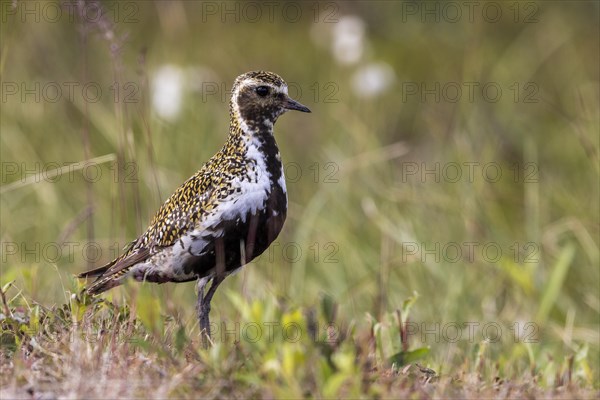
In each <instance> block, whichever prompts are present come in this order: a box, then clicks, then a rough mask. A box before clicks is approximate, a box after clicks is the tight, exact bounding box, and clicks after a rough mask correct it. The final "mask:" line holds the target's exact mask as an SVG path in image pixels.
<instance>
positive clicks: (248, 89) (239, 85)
mask: <svg viewBox="0 0 600 400" xmlns="http://www.w3.org/2000/svg"><path fill="white" fill-rule="evenodd" d="M290 110H297V111H301V112H305V113H310V112H311V111H310V109H309V108H308V107H306V106H305V105H303V104H301V103H299V102H298V101H296V100H293V99H292V98H290V96H289V95H288V85H287V83H286V82H285V81H284V80H283V79H282V78H281V77H280V76H279V75H277V74H275V73H272V72H267V71H251V72H247V73H244V74H242V75H240V76H238V77H237V78H236V79H235V81H234V83H233V86H232V89H231V97H230V100H229V135H228V137H227V140H226V141H225V144H224V145H223V147H222V148H221V149H220V150H219V151H218V152H217V153H216V154H215V155H213V156H212V157H211V158H210V159H209V160H208V161H207V162H206V163H205V164H204V165H203V166H202V167H201V168H200V170H198V171H197V172H196V173H195V174H194V175H193V176H191V177H190V178H189V179H188V180H186V181H185V182H184V183H183V184H182V185H181V186H179V187H178V188H177V189H176V190H175V192H174V193H173V194H172V195H171V196H170V197H169V198H168V199H167V200H166V201H165V202H164V203H163V205H162V206H161V207H160V208H159V209H158V211H157V212H156V214H155V215H154V217H153V218H152V220H151V222H150V224H149V226H148V227H147V229H146V230H145V232H144V233H143V234H141V235H140V236H139V237H138V238H137V239H135V240H133V241H132V242H131V243H129V245H128V246H126V248H125V249H124V251H123V254H121V255H120V256H119V257H117V258H115V259H114V260H112V261H111V262H109V263H108V264H106V265H103V266H101V267H99V268H96V269H92V270H89V271H86V272H83V273H80V274H79V275H78V276H77V277H78V278H81V279H84V278H89V277H96V279H95V280H94V281H93V282H91V283H90V284H89V285H88V286H87V287H85V288H84V292H85V293H86V294H88V295H90V296H96V295H98V294H100V293H102V292H105V291H107V290H109V289H112V288H114V287H116V286H119V285H121V284H122V283H123V282H124V281H125V280H126V279H128V278H133V279H134V280H136V281H142V282H154V283H158V284H161V283H166V282H176V283H180V282H190V281H197V290H198V299H197V303H196V314H197V317H198V321H199V325H200V334H201V336H202V343H203V345H204V347H205V348H206V347H209V345H210V343H211V336H210V329H209V328H210V318H209V315H210V310H211V300H212V297H213V295H214V294H215V291H216V289H217V287H218V286H219V285H220V284H221V283H222V282H223V280H224V279H225V278H226V277H227V276H228V275H229V274H231V273H232V272H235V271H237V270H238V269H239V268H241V267H242V266H244V265H245V264H247V263H249V262H250V261H252V260H253V259H254V258H256V257H257V256H259V255H260V254H261V253H263V252H264V251H265V250H266V249H267V248H268V247H269V245H270V244H271V243H272V242H273V241H274V240H275V239H276V238H277V236H278V235H279V233H280V232H281V230H282V227H283V224H284V222H285V219H286V214H287V202H288V198H287V190H286V185H285V176H284V168H283V164H282V161H281V155H280V153H279V148H278V146H277V142H276V140H275V136H274V132H273V126H274V124H275V122H276V121H277V119H278V118H279V117H280V116H281V115H282V114H283V113H285V112H287V111H290ZM209 283H210V287H208V284H209Z"/></svg>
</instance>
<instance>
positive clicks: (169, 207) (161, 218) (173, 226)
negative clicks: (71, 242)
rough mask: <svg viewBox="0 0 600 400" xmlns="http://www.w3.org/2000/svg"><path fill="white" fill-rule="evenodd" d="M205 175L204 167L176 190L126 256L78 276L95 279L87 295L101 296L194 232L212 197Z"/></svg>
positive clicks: (211, 188) (209, 181)
mask: <svg viewBox="0 0 600 400" xmlns="http://www.w3.org/2000/svg"><path fill="white" fill-rule="evenodd" d="M205 171H207V168H206V165H205V167H204V168H202V169H201V170H200V171H198V173H196V174H195V175H193V176H192V177H191V178H190V179H188V180H187V181H185V182H184V183H183V184H182V185H181V186H180V187H179V188H177V190H176V191H175V192H174V193H173V194H172V195H171V196H170V197H169V198H168V199H167V200H166V201H165V202H164V203H163V205H162V206H161V207H160V208H159V210H158V211H157V213H156V214H155V215H154V218H153V219H152V222H151V223H150V226H149V227H148V229H147V230H146V232H144V234H143V235H141V236H140V237H139V238H138V239H137V240H135V241H133V242H132V243H131V245H130V246H129V248H128V250H127V251H126V252H125V253H123V254H122V255H121V256H120V257H118V258H116V259H115V260H113V261H112V262H110V263H108V264H106V265H104V266H102V267H100V268H96V269H93V270H90V271H87V272H83V273H81V274H80V275H79V276H78V277H80V278H85V277H88V276H98V278H97V279H96V280H95V281H94V282H93V283H92V284H91V285H90V286H89V287H88V288H87V289H86V291H87V292H88V293H89V294H97V293H101V292H103V291H105V290H108V289H110V288H112V287H114V286H117V285H118V284H119V280H120V278H121V277H122V276H123V275H125V274H126V273H127V272H128V271H129V270H130V269H131V268H132V267H133V266H135V265H136V264H138V263H140V262H142V261H144V260H146V259H148V258H149V257H151V256H152V255H154V254H156V253H158V252H159V251H160V250H161V249H163V248H165V247H169V246H172V245H173V244H175V243H176V242H177V241H178V240H179V238H180V237H181V236H182V235H183V234H185V233H186V232H188V231H189V230H191V229H194V227H195V226H196V224H197V223H198V221H199V220H200V218H201V217H202V214H203V212H204V206H205V204H206V203H207V202H209V201H210V198H211V197H212V194H213V183H212V180H213V179H212V177H211V175H210V174H208V173H207V172H205Z"/></svg>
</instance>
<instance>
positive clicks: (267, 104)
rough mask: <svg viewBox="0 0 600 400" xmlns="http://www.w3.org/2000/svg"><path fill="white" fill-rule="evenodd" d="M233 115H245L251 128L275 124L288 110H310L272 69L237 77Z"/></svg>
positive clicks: (244, 120) (233, 99)
mask: <svg viewBox="0 0 600 400" xmlns="http://www.w3.org/2000/svg"><path fill="white" fill-rule="evenodd" d="M230 108H231V113H232V117H234V118H241V121H243V122H244V123H245V124H246V125H247V126H248V127H249V128H250V129H256V128H259V127H260V126H266V127H272V126H273V124H274V123H275V121H277V118H278V117H279V116H280V115H281V114H283V113H284V112H286V111H288V110H297V111H302V112H310V110H309V109H308V107H306V106H304V105H302V104H300V103H299V102H297V101H295V100H293V99H291V98H290V97H289V96H288V87H287V84H286V83H285V81H284V80H283V79H281V77H280V76H279V75H277V74H274V73H272V72H266V71H252V72H247V73H245V74H243V75H240V76H238V77H237V78H236V80H235V82H234V84H233V88H232V90H231V102H230Z"/></svg>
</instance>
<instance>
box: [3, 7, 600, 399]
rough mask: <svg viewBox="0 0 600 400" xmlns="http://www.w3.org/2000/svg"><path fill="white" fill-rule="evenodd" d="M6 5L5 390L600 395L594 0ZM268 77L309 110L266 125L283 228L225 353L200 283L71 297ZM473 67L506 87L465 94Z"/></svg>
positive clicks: (254, 278)
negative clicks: (275, 6)
mask: <svg viewBox="0 0 600 400" xmlns="http://www.w3.org/2000/svg"><path fill="white" fill-rule="evenodd" d="M15 4H16V5H14V7H17V8H16V9H14V8H11V7H13V3H12V2H2V4H1V6H2V7H1V10H2V18H3V23H2V26H1V27H0V33H1V37H0V54H1V55H2V60H1V62H0V75H1V80H2V85H3V86H2V89H3V91H2V95H3V99H2V104H1V105H2V108H1V111H0V113H1V118H0V132H1V135H0V143H1V148H0V158H1V164H2V182H1V186H0V204H1V209H0V217H1V224H0V237H1V241H2V247H1V248H0V257H1V270H0V272H1V280H0V283H1V285H2V295H3V299H2V309H3V311H2V312H1V315H0V318H1V321H0V324H1V327H2V336H1V343H2V351H1V357H2V358H1V362H0V369H1V370H2V374H1V378H0V385H1V394H2V397H3V398H13V397H14V398H16V397H19V398H20V397H29V396H32V395H33V396H34V397H40V398H51V397H102V398H114V397H156V398H164V397H194V398H197V397H244V398H247V397H259V396H260V397H286V398H297V397H395V398H412V397H423V398H429V397H435V398H441V397H444V398H446V397H456V398H476V397H477V398H482V397H486V398H488V397H489V398H491V397H497V398H522V397H531V398H565V397H573V398H592V397H595V398H597V397H598V390H599V382H600V379H599V370H598V368H597V366H598V365H599V362H600V344H599V333H598V332H599V330H600V329H599V328H600V326H599V322H600V321H599V315H600V297H599V296H598V287H599V286H600V274H599V268H598V266H599V253H600V252H599V249H598V247H599V243H600V240H599V234H600V232H599V224H598V222H599V219H600V217H599V210H598V175H599V173H600V168H599V162H598V147H599V143H598V135H597V133H598V131H599V125H600V124H599V122H600V118H599V115H598V109H599V107H598V105H599V97H600V96H599V93H598V76H599V72H600V71H599V65H598V57H597V55H598V27H597V16H598V5H597V4H596V3H594V2H579V3H577V4H576V5H567V4H566V3H562V2H551V3H531V4H533V5H534V7H535V10H537V11H536V12H535V16H536V21H534V22H529V23H525V22H523V21H522V20H519V21H517V22H515V20H514V14H513V12H514V10H513V9H511V8H509V4H508V3H499V4H501V5H502V11H503V16H504V17H503V18H501V20H500V21H499V22H497V23H490V22H486V21H485V20H484V19H483V18H482V17H481V16H480V15H479V14H476V16H475V21H474V22H472V23H471V22H469V21H467V20H465V19H464V18H463V19H462V20H461V21H460V22H458V23H449V22H447V21H444V20H443V18H442V20H441V21H440V22H437V23H436V22H435V21H432V20H428V21H426V22H422V21H421V20H420V17H419V16H418V15H417V16H413V15H412V14H407V12H408V11H407V9H406V8H403V7H407V4H409V3H406V2H397V3H396V2H382V3H380V4H378V5H377V7H372V6H371V5H370V4H368V3H366V2H365V3H363V2H353V3H351V4H342V3H339V4H337V3H335V4H334V3H331V4H334V5H336V7H333V6H331V7H332V8H331V9H321V14H319V15H317V20H318V21H320V22H319V23H315V19H314V14H313V12H314V8H311V7H313V4H310V3H302V4H301V7H302V11H303V14H302V15H303V16H302V17H301V18H300V19H299V20H298V21H297V22H293V23H292V22H290V21H289V20H285V19H284V18H283V17H280V16H278V15H279V14H276V15H277V16H275V17H274V18H275V20H274V21H273V22H269V21H268V19H267V18H266V14H263V17H262V18H261V19H260V20H259V21H258V22H251V21H248V20H247V18H246V19H244V18H242V19H241V23H240V24H235V23H234V21H233V20H232V18H226V19H225V21H224V22H223V21H222V18H221V16H220V15H219V14H217V16H212V14H207V10H206V9H205V8H204V9H203V4H204V7H205V6H206V4H205V3H196V2H170V3H166V2H165V3H162V2H158V3H155V2H136V3H133V2H127V3H121V4H124V5H122V6H119V5H118V4H119V3H116V2H104V3H102V7H104V8H105V9H106V10H107V14H106V16H105V17H104V18H101V19H99V20H97V21H96V20H94V21H91V20H82V19H81V18H75V17H74V18H73V19H72V20H70V19H69V18H68V13H67V14H63V15H64V17H63V18H60V19H59V20H58V21H56V22H53V21H49V20H48V15H50V14H40V15H41V18H40V21H39V22H36V21H35V20H34V19H32V17H27V18H29V19H27V18H25V17H24V18H25V20H23V19H21V16H20V15H19V14H14V13H13V11H14V10H17V12H18V10H19V9H20V8H19V7H23V3H21V2H17V3H15ZM32 4H34V3H32ZM39 4H40V9H39V10H40V11H39V12H40V13H41V9H42V8H41V7H42V6H41V4H43V3H39ZM125 4H127V5H129V7H132V8H131V9H125V8H123V7H125ZM219 4H220V3H219ZM232 4H233V3H232ZM431 4H436V3H431ZM520 4H521V3H520ZM528 4H529V3H528ZM282 6H283V5H282ZM119 7H121V8H119ZM21 10H22V9H21ZM117 10H118V11H120V13H119V14H118V16H115V15H116V14H115V13H116V11H117ZM132 10H133V11H132ZM535 10H534V11H535ZM520 11H521V13H520V14H519V15H520V17H519V18H524V16H526V15H528V13H530V12H531V11H532V9H524V8H522V9H520ZM47 12H49V10H47ZM327 12H333V15H334V16H335V17H336V18H337V22H332V23H324V22H323V19H324V18H325V15H326V14H325V13H327ZM65 13H66V11H65ZM130 13H132V14H130ZM344 15H358V16H360V18H361V19H362V21H363V23H364V24H365V27H366V28H365V36H364V39H363V40H364V43H365V51H364V54H363V56H362V58H361V59H360V61H358V62H357V63H356V64H351V65H344V64H341V63H340V62H338V61H337V60H336V58H335V57H334V55H333V53H332V51H331V46H332V44H331V43H332V39H331V38H332V37H333V36H332V35H333V33H332V32H333V31H335V30H336V29H341V28H340V26H343V24H344V19H343V18H342V17H343V16H344ZM440 15H442V14H440ZM465 15H466V14H465ZM44 16H45V17H44ZM241 16H242V17H243V16H244V15H241ZM321 16H323V17H321ZM442 16H443V15H442ZM127 17H131V18H127ZM246 17H247V15H246ZM346 21H347V20H346ZM399 21H400V22H399ZM315 34H320V35H321V36H319V38H320V39H319V40H316V41H315V40H314V39H313V38H314V37H315ZM371 62H384V63H386V64H387V65H389V66H390V67H391V69H392V70H393V71H394V76H395V78H394V80H393V81H391V82H388V83H387V85H386V88H387V90H384V91H383V92H381V94H379V95H377V96H375V97H371V98H369V97H364V95H363V93H361V91H360V90H359V91H358V92H357V91H356V88H355V86H353V83H352V82H353V79H354V78H353V77H354V74H355V73H356V71H357V70H359V69H360V68H361V67H365V66H368V65H369V64H370V63H371ZM165 64H171V65H172V66H176V67H177V68H180V72H181V74H182V75H181V76H182V79H183V82H184V88H185V89H184V91H183V94H182V101H181V110H180V113H179V114H178V115H177V117H175V118H173V119H165V118H162V117H160V116H159V115H158V113H157V111H156V109H155V108H154V107H153V106H152V93H153V89H152V88H153V83H152V82H153V79H154V77H155V76H156V73H157V71H159V69H160V67H161V66H164V65H165ZM258 68H264V69H267V70H272V71H274V72H277V73H279V74H281V75H282V76H283V77H284V78H285V79H286V80H288V82H290V83H292V84H291V85H290V88H292V87H294V88H295V92H294V91H292V90H290V92H291V93H292V95H295V97H296V98H298V100H300V101H301V102H303V103H305V104H306V105H307V106H309V107H310V108H311V109H312V110H313V113H312V114H310V115H299V114H298V115H295V114H292V113H290V114H288V115H285V116H284V117H282V118H281V120H280V121H279V122H278V124H277V140H278V143H279V145H280V148H281V153H282V156H283V159H284V162H285V163H286V176H287V181H288V191H289V197H290V209H289V214H288V221H287V222H286V226H285V227H284V231H283V232H282V234H281V236H280V237H279V238H278V240H277V242H276V243H275V244H274V245H273V246H272V247H271V248H270V249H269V250H268V251H267V252H266V253H265V254H263V255H262V256H261V257H260V258H258V259H257V260H255V261H254V262H253V263H252V264H251V265H249V266H248V267H247V268H245V269H244V270H243V271H242V272H240V273H238V274H237V275H235V276H232V277H230V278H228V279H227V280H226V281H225V282H224V284H223V285H222V287H221V288H220V290H219V291H218V292H217V294H216V296H215V299H214V302H213V311H212V314H211V317H212V318H211V320H212V322H213V323H215V324H217V325H215V331H214V338H215V343H214V345H213V347H212V348H211V349H210V350H209V351H203V350H201V346H200V343H199V340H198V339H199V335H198V325H197V321H196V319H195V315H194V307H193V305H194V304H195V293H194V289H193V284H180V285H173V284H167V285H160V286H159V285H150V284H148V285H140V284H135V283H131V284H127V285H125V286H124V287H122V288H118V289H115V290H113V291H111V292H109V293H107V295H106V296H102V297H101V298H96V299H90V298H86V297H81V296H80V295H79V293H80V292H81V288H82V285H83V283H82V282H78V281H76V280H75V279H74V278H73V275H74V274H76V273H78V272H81V271H82V270H84V269H85V268H87V267H91V266H94V265H99V264H101V263H103V262H106V261H109V260H110V259H111V258H112V257H113V256H115V255H116V254H118V253H119V251H120V250H121V249H122V248H123V247H124V246H125V245H126V244H127V243H128V241H130V240H131V239H133V238H134V237H136V236H137V235H138V234H139V233H140V232H142V230H143V228H144V227H145V225H146V224H147V222H148V220H149V219H150V218H151V216H152V213H153V212H154V211H155V210H156V209H157V207H158V206H159V205H160V204H161V203H162V201H163V200H164V199H165V198H166V196H168V194H169V193H171V191H172V190H173V189H175V188H176V187H177V186H178V185H179V184H180V183H181V182H183V181H184V180H185V179H186V178H187V177H188V176H189V175H191V174H192V173H193V172H195V171H196V169H198V168H199V167H200V165H201V163H202V162H203V161H204V160H206V159H208V158H209V157H210V156H211V155H212V154H213V153H214V152H215V151H216V150H218V148H219V147H220V146H221V145H222V143H223V141H224V140H225V137H226V132H227V93H226V91H227V89H228V87H230V85H231V82H233V79H234V78H235V76H237V75H238V74H239V73H242V72H245V71H247V70H252V69H258ZM69 82H75V86H74V87H76V88H77V90H75V91H74V95H73V96H69V95H68V91H67V90H66V89H65V88H66V87H67V86H66V84H67V83H69ZM90 82H92V83H93V84H94V85H97V87H100V88H101V95H100V96H99V98H98V100H97V101H90V98H89V95H91V93H92V92H90V93H85V94H84V92H83V91H82V90H80V89H81V88H82V87H83V86H84V85H85V84H87V83H90ZM473 82H474V83H475V84H477V85H478V86H477V87H483V86H484V85H486V84H487V85H488V86H489V87H490V88H493V87H500V88H501V89H502V95H501V96H500V97H499V98H498V100H497V101H490V100H489V98H486V97H485V96H484V95H482V94H481V92H480V91H475V92H474V93H475V94H474V97H473V99H472V100H471V99H469V97H468V93H467V91H468V88H469V86H468V85H470V84H472V83H473ZM22 84H25V85H27V86H26V87H25V88H26V89H27V88H29V89H30V90H32V91H33V94H31V93H30V94H28V95H26V94H24V93H25V92H24V91H23V90H22V86H21V85H22ZM36 84H39V86H38V87H37V88H36V86H35V85H36ZM53 84H58V85H59V86H60V87H62V88H63V89H62V97H61V98H60V99H58V100H57V101H52V93H51V89H52V88H53V86H52V85H53ZM15 85H16V87H17V93H15V94H10V93H12V92H11V90H13V89H14V88H15ZM228 85H229V86H228ZM420 85H425V86H420ZM436 85H439V90H437V89H436ZM456 87H459V88H461V90H462V95H461V96H460V98H459V99H458V100H457V101H451V99H452V93H453V92H451V90H453V88H454V89H456ZM215 88H216V90H217V93H215V94H212V93H213V92H212V91H211V90H213V89H215ZM415 88H416V89H415ZM444 88H445V89H444ZM413 90H416V93H415V94H411V93H413V92H411V91H413ZM426 90H430V91H429V92H427V91H426ZM431 90H433V92H431ZM490 90H492V89H490ZM36 93H37V94H38V95H39V98H36ZM428 93H429V94H428ZM490 95H491V92H490ZM86 96H88V97H87V98H86ZM436 96H438V97H439V99H438V98H436ZM530 101H532V102H530ZM90 161H92V164H91V165H90V164H88V162H90ZM459 171H460V173H461V175H460V176H458V175H457V172H459ZM498 172H500V173H501V175H498ZM284 328H285V329H284ZM286 329H287V330H286ZM296 333H298V334H299V337H296V336H297V334H296Z"/></svg>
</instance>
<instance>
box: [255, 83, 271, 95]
mask: <svg viewBox="0 0 600 400" xmlns="http://www.w3.org/2000/svg"><path fill="white" fill-rule="evenodd" d="M256 94H257V95H259V96H260V97H265V96H266V95H268V94H269V87H268V86H259V87H257V88H256Z"/></svg>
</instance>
